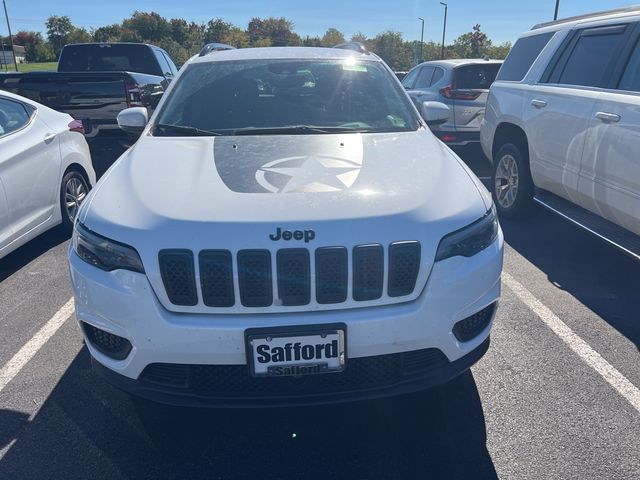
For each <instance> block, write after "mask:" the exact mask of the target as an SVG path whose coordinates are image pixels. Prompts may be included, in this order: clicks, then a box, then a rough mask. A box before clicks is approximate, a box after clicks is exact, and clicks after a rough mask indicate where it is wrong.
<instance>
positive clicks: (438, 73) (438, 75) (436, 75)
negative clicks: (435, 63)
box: [431, 67, 444, 85]
mask: <svg viewBox="0 0 640 480" xmlns="http://www.w3.org/2000/svg"><path fill="white" fill-rule="evenodd" d="M442 77H444V69H442V68H440V67H436V69H435V70H434V71H433V78H432V79H431V85H435V84H436V83H438V82H439V81H440V80H442Z"/></svg>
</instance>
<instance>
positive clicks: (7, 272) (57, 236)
mask: <svg viewBox="0 0 640 480" xmlns="http://www.w3.org/2000/svg"><path fill="white" fill-rule="evenodd" d="M67 240H69V234H68V233H67V232H65V231H64V230H63V229H62V228H61V227H55V228H52V229H51V230H48V231H46V232H44V233H43V234H41V235H39V236H37V237H36V238H34V239H33V240H31V241H29V242H27V243H25V244H24V245H23V246H21V247H20V248H18V249H17V250H14V251H13V252H11V253H10V254H9V255H7V256H6V257H4V258H1V259H0V282H2V281H4V280H5V279H7V278H9V277H10V276H11V275H13V274H14V273H16V272H17V271H18V270H20V269H21V268H23V267H24V266H25V265H27V264H28V263H30V262H32V261H33V260H35V259H36V258H38V257H39V256H40V255H42V254H44V253H45V252H47V251H49V250H51V249H52V248H53V247H57V246H58V245H60V244H61V243H63V242H66V241H67Z"/></svg>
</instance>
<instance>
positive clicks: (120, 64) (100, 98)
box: [0, 43, 177, 140]
mask: <svg viewBox="0 0 640 480" xmlns="http://www.w3.org/2000/svg"><path fill="white" fill-rule="evenodd" d="M176 73H177V69H176V66H175V65H174V64H173V62H172V61H171V58H169V55H168V54H167V53H166V52H165V51H164V50H162V49H161V48H158V47H155V46H153V45H145V44H140V43H83V44H71V45H67V46H65V47H64V48H63V49H62V53H61V54H60V59H59V61H58V70H57V72H29V73H6V74H0V89H2V90H7V91H9V92H12V93H16V94H18V95H22V96H23V97H27V98H29V99H31V100H34V101H36V102H39V103H42V104H44V105H47V106H48V107H51V108H53V109H54V110H58V111H60V112H65V113H68V114H69V115H71V116H72V117H74V118H75V119H77V120H81V121H82V123H83V125H84V128H85V135H86V137H87V139H89V140H90V139H92V138H95V137H97V136H98V135H100V136H108V135H115V136H121V135H123V134H122V133H121V132H120V131H119V130H118V125H117V122H116V117H117V115H118V113H119V112H120V111H121V110H123V109H125V108H127V107H147V108H148V109H149V113H151V111H152V110H153V109H154V108H155V107H156V105H157V104H158V101H159V100H160V97H161V96H162V94H163V93H164V91H165V89H166V88H167V86H168V84H169V82H170V81H171V79H172V78H173V76H174V75H175V74H176Z"/></svg>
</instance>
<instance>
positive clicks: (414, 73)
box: [402, 68, 421, 90]
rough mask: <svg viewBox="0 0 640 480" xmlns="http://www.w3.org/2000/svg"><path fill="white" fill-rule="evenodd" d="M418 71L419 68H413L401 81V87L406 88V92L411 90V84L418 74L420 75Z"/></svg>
mask: <svg viewBox="0 0 640 480" xmlns="http://www.w3.org/2000/svg"><path fill="white" fill-rule="evenodd" d="M420 70H421V69H420V68H414V69H413V70H411V71H410V72H409V73H407V76H406V77H404V78H403V79H402V86H404V88H406V89H407V90H411V89H412V88H413V84H414V83H415V81H416V78H418V73H420Z"/></svg>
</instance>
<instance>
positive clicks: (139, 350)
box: [69, 232, 503, 404]
mask: <svg viewBox="0 0 640 480" xmlns="http://www.w3.org/2000/svg"><path fill="white" fill-rule="evenodd" d="M502 248H503V238H502V232H500V233H499V236H498V239H497V240H496V241H495V242H494V243H493V244H492V245H491V246H489V247H488V248H486V249H485V250H483V251H482V252H480V253H478V254H477V255H475V256H473V257H471V258H463V257H454V258H450V259H447V260H444V261H441V262H437V263H436V264H435V265H434V266H433V269H432V271H431V274H430V278H429V281H428V283H427V285H426V287H425V289H424V290H423V292H422V293H421V294H420V296H419V297H418V298H417V299H416V300H414V301H412V302H407V303H402V304H394V305H388V306H376V307H369V308H355V309H345V310H331V311H313V312H312V311H309V312H297V313H284V314H273V313H256V314H251V315H247V314H242V315H239V314H236V315H231V314H226V315H220V314H216V315H208V314H185V313H175V312H170V311H168V310H166V309H165V308H164V307H163V306H162V305H161V304H160V302H159V301H158V299H157V298H156V296H155V293H154V291H153V289H152V287H151V285H150V284H149V282H148V280H147V278H146V276H145V275H143V274H139V273H133V272H129V271H125V270H116V271H113V272H104V271H102V270H99V269H96V268H95V267H92V266H91V265H89V264H87V263H85V262H84V261H82V260H81V259H80V258H79V257H78V256H77V255H76V254H75V252H74V251H73V250H70V252H69V264H70V270H71V278H72V283H73V287H74V293H75V299H76V316H77V319H78V321H80V322H85V323H88V324H90V325H93V326H95V327H97V328H99V329H101V330H104V331H106V332H109V333H112V334H114V335H117V336H120V337H123V338H126V339H127V340H128V341H129V342H130V343H131V345H132V348H131V351H130V352H129V353H128V355H127V356H126V358H124V359H123V360H115V359H112V358H109V357H108V356H106V355H104V354H103V353H101V352H100V351H99V350H98V349H96V348H95V347H94V346H93V345H92V344H91V342H90V341H87V345H88V348H89V351H90V353H91V355H92V357H93V358H94V359H95V360H96V361H97V362H99V364H100V365H101V368H106V369H107V370H109V371H110V372H112V373H114V374H117V376H116V377H113V378H120V377H124V378H123V379H120V380H121V381H119V382H116V383H120V384H121V385H124V386H125V388H126V389H128V390H132V391H133V392H134V393H139V394H141V395H143V396H145V392H149V391H151V390H153V391H157V387H154V388H150V387H148V386H144V385H142V383H143V382H142V374H143V372H144V371H145V369H146V368H147V367H148V366H149V365H151V364H159V363H160V364H170V365H172V364H179V365H196V366H207V365H220V366H240V367H242V368H243V369H244V370H243V371H244V372H245V373H244V375H247V376H248V373H247V372H248V369H247V368H246V366H247V360H246V358H247V357H246V352H245V337H244V332H245V330H247V329H248V328H258V327H259V328H266V327H285V326H293V325H311V324H312V325H323V324H330V323H344V324H346V326H347V330H348V332H347V333H348V334H347V352H348V357H349V358H348V360H349V362H351V361H352V360H353V359H359V358H367V357H376V356H383V355H393V354H402V353H404V352H415V351H420V350H425V349H436V350H438V351H439V352H441V353H442V356H443V358H444V359H445V360H446V362H445V363H442V364H439V365H438V367H437V368H436V369H435V370H441V371H442V372H441V373H437V374H433V375H431V374H430V375H429V378H430V379H429V380H428V381H427V380H424V379H419V381H417V382H413V381H412V382H410V383H418V384H421V385H423V386H424V385H431V384H436V383H440V382H441V381H446V380H447V379H448V378H450V377H452V376H455V374H457V373H459V372H460V371H463V370H464V369H466V368H468V367H469V366H470V365H471V364H472V363H473V362H475V361H476V360H477V359H478V358H480V356H481V355H482V354H479V356H477V358H476V357H474V356H473V355H471V354H472V352H478V351H480V350H478V349H479V348H480V347H481V345H483V344H484V343H485V341H486V340H487V338H488V336H489V331H490V328H491V323H492V322H490V323H489V324H488V325H487V327H486V328H485V329H484V330H483V331H482V332H480V333H479V334H478V335H477V336H476V337H474V338H473V339H471V340H469V341H466V342H460V341H458V340H457V339H456V337H455V335H454V334H453V333H452V329H453V326H454V325H455V324H456V323H457V322H458V321H460V320H462V319H465V318H467V317H469V316H470V315H473V314H475V313H476V312H478V311H480V310H482V309H484V308H485V307H487V306H489V305H491V304H493V303H495V302H496V301H497V300H498V298H499V296H500V273H501V271H502ZM256 310H258V311H262V312H264V311H267V312H268V309H264V310H261V309H256ZM469 355H471V356H469ZM462 358H467V359H468V360H465V361H464V362H461V363H456V362H457V361H458V360H460V359H462ZM469 359H471V360H469ZM331 375H339V374H328V375H321V377H326V376H331ZM268 380H271V379H268ZM413 380H415V379H413ZM132 382H133V383H132ZM400 383H404V381H401V382H400ZM134 384H138V387H131V385H134ZM127 386H128V387H127ZM381 388H382V389H383V390H385V391H386V390H389V391H391V390H394V389H396V388H399V387H395V386H392V387H390V386H389V385H387V386H384V387H381ZM412 388H414V389H415V387H412ZM423 388H424V387H423ZM374 390H378V387H376V388H374ZM401 390H402V389H401ZM389 394H392V393H389ZM160 396H161V397H162V395H160ZM355 396H356V397H358V395H355ZM159 399H160V398H159ZM280 400H282V399H280ZM336 401H339V400H336ZM238 402H239V400H238V399H237V398H236V399H234V400H232V401H229V402H228V403H233V404H235V403H238ZM309 402H311V403H313V401H312V400H309V399H308V398H307V399H306V400H305V403H309ZM180 403H183V402H180Z"/></svg>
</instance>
